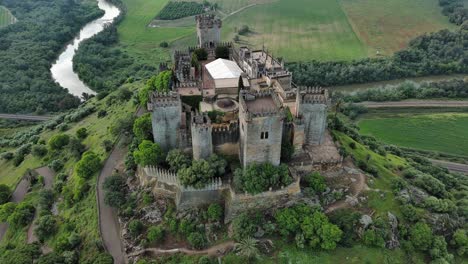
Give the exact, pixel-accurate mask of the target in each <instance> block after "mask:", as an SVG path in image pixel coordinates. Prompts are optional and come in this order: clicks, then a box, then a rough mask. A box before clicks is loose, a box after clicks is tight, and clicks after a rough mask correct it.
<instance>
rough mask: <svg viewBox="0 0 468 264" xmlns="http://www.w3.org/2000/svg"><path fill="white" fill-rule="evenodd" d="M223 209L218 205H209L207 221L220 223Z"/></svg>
mask: <svg viewBox="0 0 468 264" xmlns="http://www.w3.org/2000/svg"><path fill="white" fill-rule="evenodd" d="M223 211H224V210H223V207H221V205H219V204H210V206H209V207H208V211H207V214H208V219H209V220H211V221H221V219H222V217H223Z"/></svg>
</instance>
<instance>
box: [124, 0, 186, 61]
mask: <svg viewBox="0 0 468 264" xmlns="http://www.w3.org/2000/svg"><path fill="white" fill-rule="evenodd" d="M167 2H168V0H151V1H149V0H123V3H124V4H125V6H126V9H127V13H126V14H125V18H124V19H123V20H122V22H121V23H120V24H119V25H118V27H117V28H118V33H119V40H120V45H121V46H122V47H123V48H124V50H125V51H127V52H128V53H129V55H131V56H133V57H135V58H137V59H138V60H141V61H144V62H146V63H148V64H150V65H155V66H156V65H157V64H158V63H160V62H163V61H168V60H170V52H169V49H163V48H160V47H159V44H160V43H161V42H163V41H166V42H168V43H170V42H172V41H174V40H177V39H179V38H181V37H184V36H186V35H189V34H191V33H193V32H195V26H192V27H179V28H174V27H171V28H150V27H148V24H149V23H150V22H151V20H153V18H154V17H155V16H156V14H158V13H159V11H160V10H161V9H162V8H163V7H164V6H165V5H166V3H167Z"/></svg>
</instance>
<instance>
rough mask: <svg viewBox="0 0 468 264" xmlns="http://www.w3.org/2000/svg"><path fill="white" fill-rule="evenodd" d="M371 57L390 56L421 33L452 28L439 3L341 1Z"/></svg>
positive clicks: (433, 0) (425, 0)
mask: <svg viewBox="0 0 468 264" xmlns="http://www.w3.org/2000/svg"><path fill="white" fill-rule="evenodd" d="M339 2H340V4H341V6H342V7H343V10H344V11H345V12H346V14H347V16H348V19H349V21H350V23H351V25H352V26H353V28H354V31H355V32H356V33H357V35H358V36H359V38H360V39H361V40H362V42H363V43H364V44H365V45H367V46H368V47H369V52H370V53H369V55H370V56H375V54H376V52H377V51H379V52H380V54H382V55H390V54H392V53H393V52H395V51H398V50H401V49H403V48H405V47H406V46H407V44H408V42H409V41H410V40H411V39H412V38H414V37H416V36H418V35H421V34H422V33H426V32H435V31H438V30H441V29H444V28H450V29H453V28H455V26H454V25H453V24H450V23H449V21H448V19H447V17H445V16H443V15H442V13H441V8H440V7H439V5H438V0H412V1H406V0H391V1H388V0H339Z"/></svg>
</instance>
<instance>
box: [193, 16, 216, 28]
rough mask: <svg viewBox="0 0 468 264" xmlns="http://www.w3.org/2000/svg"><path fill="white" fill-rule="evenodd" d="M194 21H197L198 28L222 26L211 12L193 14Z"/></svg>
mask: <svg viewBox="0 0 468 264" xmlns="http://www.w3.org/2000/svg"><path fill="white" fill-rule="evenodd" d="M195 21H196V22H197V27H198V28H200V29H205V28H213V27H218V28H220V27H221V26H222V23H223V22H222V21H221V19H219V18H217V17H216V16H215V15H213V14H201V15H197V16H195Z"/></svg>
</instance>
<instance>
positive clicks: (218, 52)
mask: <svg viewBox="0 0 468 264" xmlns="http://www.w3.org/2000/svg"><path fill="white" fill-rule="evenodd" d="M215 57H216V58H217V59H218V58H222V59H229V48H228V47H224V46H217V47H216V49H215Z"/></svg>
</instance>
